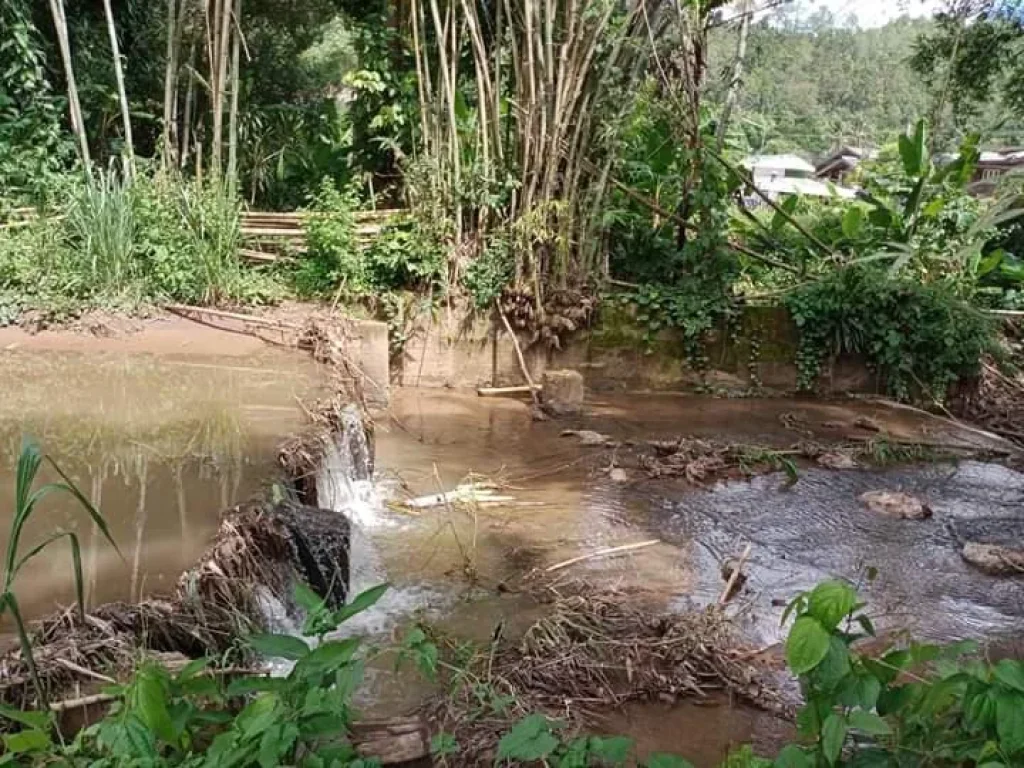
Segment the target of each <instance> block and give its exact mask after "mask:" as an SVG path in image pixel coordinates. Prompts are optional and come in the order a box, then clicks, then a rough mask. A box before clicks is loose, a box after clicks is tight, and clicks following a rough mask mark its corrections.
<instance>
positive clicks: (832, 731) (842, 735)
mask: <svg viewBox="0 0 1024 768" xmlns="http://www.w3.org/2000/svg"><path fill="white" fill-rule="evenodd" d="M845 741H846V718H844V717H843V716H842V715H837V714H832V715H829V716H828V717H827V718H826V719H825V724H824V725H823V726H822V727H821V751H822V752H823V753H824V755H825V759H826V760H828V762H829V764H831V765H835V763H836V760H838V759H839V755H840V754H842V751H843V743H844V742H845Z"/></svg>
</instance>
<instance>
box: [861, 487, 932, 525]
mask: <svg viewBox="0 0 1024 768" xmlns="http://www.w3.org/2000/svg"><path fill="white" fill-rule="evenodd" d="M860 500H861V501H862V502H863V503H864V504H865V505H867V508H868V509H870V510H871V511H872V512H877V513H878V514H880V515H885V516H887V517H899V518H902V519H904V520H924V519H925V518H928V517H931V516H932V510H931V507H929V506H928V505H927V504H925V503H924V502H923V501H921V499H919V498H917V497H916V496H911V495H910V494H909V493H902V492H900V491H868V492H867V493H862V494H861V496H860Z"/></svg>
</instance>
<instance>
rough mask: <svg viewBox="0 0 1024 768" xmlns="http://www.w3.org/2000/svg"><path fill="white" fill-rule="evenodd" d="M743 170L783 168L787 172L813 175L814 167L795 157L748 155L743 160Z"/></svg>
mask: <svg viewBox="0 0 1024 768" xmlns="http://www.w3.org/2000/svg"><path fill="white" fill-rule="evenodd" d="M742 165H743V167H744V168H750V169H756V168H783V169H785V170H787V171H803V172H804V173H814V166H813V165H811V164H810V163H808V162H807V161H806V160H804V159H803V158H802V157H798V156H797V155H748V156H747V157H745V158H744V159H743V162H742Z"/></svg>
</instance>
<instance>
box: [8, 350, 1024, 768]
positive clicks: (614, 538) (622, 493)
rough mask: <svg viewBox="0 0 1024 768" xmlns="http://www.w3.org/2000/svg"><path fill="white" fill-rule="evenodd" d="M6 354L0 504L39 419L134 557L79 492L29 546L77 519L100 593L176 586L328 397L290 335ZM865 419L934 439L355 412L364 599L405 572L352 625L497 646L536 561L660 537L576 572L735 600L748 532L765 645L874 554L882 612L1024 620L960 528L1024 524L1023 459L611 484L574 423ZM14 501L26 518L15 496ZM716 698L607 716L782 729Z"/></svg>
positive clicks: (1023, 597)
mask: <svg viewBox="0 0 1024 768" xmlns="http://www.w3.org/2000/svg"><path fill="white" fill-rule="evenodd" d="M5 354H6V355H7V357H6V361H7V366H6V367H5V368H3V369H2V370H0V387H2V388H3V390H4V392H5V399H4V402H3V404H2V406H0V449H2V455H0V462H2V463H0V498H2V499H11V498H12V497H13V467H14V462H15V460H16V455H17V448H18V445H19V442H20V440H21V437H22V435H23V434H25V433H30V434H32V435H34V436H35V437H37V438H38V439H39V440H40V442H41V443H42V444H43V447H44V449H45V450H46V451H47V452H48V453H50V454H52V455H54V456H55V458H57V460H58V461H60V462H61V464H62V465H63V466H64V467H65V468H66V469H67V470H68V471H69V472H70V474H71V475H72V477H73V478H74V479H75V481H76V482H77V483H78V484H79V485H80V486H81V487H82V488H83V490H84V491H85V492H86V493H89V494H90V495H91V496H92V497H93V498H94V499H95V500H96V501H97V502H98V503H99V505H100V506H101V508H102V509H103V512H104V514H105V515H106V517H107V519H108V520H109V521H110V524H111V528H112V530H113V533H114V536H115V538H116V540H117V542H118V544H119V546H120V548H121V550H122V552H124V554H125V559H126V560H127V563H125V562H122V561H121V560H120V559H119V558H118V557H117V555H116V554H115V553H114V552H113V550H112V549H111V548H109V547H108V546H107V545H105V544H104V543H102V542H101V541H100V540H99V538H98V536H97V533H96V531H95V530H92V529H91V526H90V525H88V524H87V523H86V522H84V518H83V517H82V515H80V514H78V513H77V512H76V510H75V509H74V505H73V504H70V503H68V501H67V500H63V501H61V500H57V499H53V500H52V504H51V503H50V501H51V500H48V501H47V506H46V512H45V514H43V515H42V516H40V517H39V518H38V519H37V520H36V521H35V524H34V526H33V527H32V530H30V531H29V532H28V533H27V539H26V540H27V541H28V540H33V541H34V540H35V539H38V538H39V537H41V536H42V535H43V534H45V533H46V532H48V531H51V530H52V529H53V528H54V527H56V526H68V527H70V528H72V529H73V530H77V531H78V532H79V535H80V536H81V537H82V540H83V546H84V557H85V560H86V570H87V573H88V588H89V595H90V600H91V601H92V602H97V601H105V600H113V599H132V598H137V597H139V596H140V595H145V594H150V593H153V592H159V591H163V590H169V589H170V588H172V587H173V584H174V582H175V580H176V579H177V576H178V574H179V573H180V571H181V570H182V569H183V568H184V567H186V566H187V565H189V564H191V563H192V562H193V561H194V560H195V558H196V557H197V556H198V555H199V554H200V553H201V551H202V550H203V548H204V547H205V546H206V544H207V542H208V540H209V538H210V537H211V536H212V534H213V532H214V530H215V529H216V526H217V520H218V515H219V513H220V511H221V510H222V509H224V508H225V507H228V506H230V505H231V504H234V503H237V502H238V501H242V500H244V499H246V498H249V497H251V496H252V495H254V494H256V493H258V492H259V491H260V489H261V486H262V485H263V484H264V483H265V482H266V480H267V479H268V478H269V477H271V476H272V474H273V467H274V456H275V451H276V447H277V445H278V443H279V441H280V439H281V437H282V436H283V435H286V434H289V433H291V432H294V431H295V430H296V429H297V428H298V427H299V426H300V425H301V423H302V413H301V410H300V409H299V408H298V406H297V405H296V398H305V397H309V396H310V395H312V394H314V393H315V392H316V391H317V390H318V388H319V387H320V386H321V382H322V379H321V378H320V376H319V373H318V371H317V370H316V368H315V366H312V365H311V364H308V361H305V360H304V358H302V356H300V355H292V354H289V353H285V352H283V351H279V350H266V351H264V352H263V353H261V356H260V357H258V358H254V359H250V358H245V359H242V360H240V359H237V358H233V359H227V358H219V357H216V356H214V357H203V358H197V357H195V356H190V357H184V358H166V357H153V356H147V355H139V354H91V355H89V356H84V355H76V354H70V353H68V354H65V353H60V354H58V353H55V352H48V353H46V354H38V353H29V352H18V351H8V352H6V353H5ZM69 383H72V384H73V385H74V386H73V387H71V388H70V389H69ZM54 392H60V393H61V396H60V397H54V395H53V393H54ZM863 417H870V418H873V419H876V420H879V421H881V422H883V426H884V428H885V429H886V431H888V432H889V433H890V434H893V435H895V436H899V437H912V436H913V435H914V434H916V433H920V432H923V428H922V424H920V423H918V422H916V421H915V418H914V417H912V416H910V415H907V414H905V413H899V412H895V413H894V412H886V411H884V410H881V409H880V408H878V407H874V406H869V405H863V404H836V403H809V402H795V401H786V400H744V401H735V400H711V399H701V398H683V397H670V396H638V395H632V396H608V397H603V398H600V399H596V400H595V402H594V403H593V405H592V407H591V408H590V410H589V411H588V414H587V416H586V417H584V418H579V419H574V420H569V421H560V422H547V423H537V422H534V421H532V419H531V418H530V413H529V408H528V406H527V404H525V403H523V402H518V401H515V400H509V399H500V398H496V399H485V398H478V397H477V396H476V395H475V394H462V393H456V392H445V391H438V390H434V391H417V390H397V391H396V392H395V396H394V402H393V403H392V406H391V408H390V410H389V412H388V413H387V414H381V415H379V416H378V418H377V428H376V440H375V447H374V450H371V446H370V445H369V444H368V443H367V441H366V439H365V435H364V434H363V432H362V430H361V428H360V422H359V415H358V414H357V413H356V412H355V411H354V410H352V411H348V412H347V413H346V414H345V428H344V429H343V430H342V432H341V433H340V434H339V435H338V436H337V440H336V441H334V442H333V443H332V444H331V445H329V446H328V451H327V456H326V459H325V461H324V463H323V466H322V468H321V471H320V473H319V476H318V477H317V491H318V497H319V503H320V505H321V506H323V507H326V508H328V509H331V510H333V511H334V512H335V513H336V514H338V515H339V516H340V515H344V516H345V517H346V518H347V519H348V521H349V523H350V524H351V590H352V592H359V591H362V590H363V589H366V588H368V587H370V586H374V585H376V584H379V583H382V582H385V581H386V582H388V583H390V584H391V586H392V588H391V590H390V591H389V592H388V593H387V595H386V597H385V598H384V600H382V601H381V602H380V603H379V604H378V605H377V606H375V607H374V609H372V610H371V611H369V612H367V613H366V614H364V615H362V616H360V617H358V619H357V620H355V621H353V622H351V623H350V624H347V625H346V626H345V627H344V628H343V630H342V631H343V632H345V633H372V634H379V633H387V632H391V631H393V630H394V629H396V628H397V627H399V626H401V625H402V624H403V623H405V622H407V621H409V620H411V619H413V618H416V617H419V616H426V617H428V618H430V619H431V620H432V621H435V622H437V623H439V624H440V625H441V626H442V627H444V628H446V629H448V630H450V631H451V632H452V633H454V634H456V635H458V636H460V637H462V638H465V639H470V640H477V641H487V640H488V639H489V638H490V637H491V635H492V633H493V632H494V631H495V628H496V627H497V626H499V625H501V626H504V627H505V636H506V637H509V638H514V637H516V634H517V633H518V632H521V631H522V630H523V629H525V627H526V626H528V625H529V624H530V623H531V622H532V621H533V620H535V618H536V617H537V616H538V610H539V609H538V608H537V606H536V605H534V604H532V603H531V602H530V601H528V600H526V599H524V597H523V595H522V594H519V593H517V589H516V585H517V584H518V583H520V580H521V579H522V577H523V576H524V575H525V574H528V573H530V572H532V571H534V570H537V569H544V568H546V567H550V566H551V565H554V564H559V563H564V562H566V561H568V560H571V559H573V558H578V557H580V556H582V555H587V554H589V553H593V552H595V551H596V550H599V549H601V548H603V547H616V546H621V545H624V544H630V543H637V542H645V541H651V540H657V543H656V544H653V545H651V546H648V547H645V548H644V549H642V550H638V551H636V552H635V553H632V554H629V555H627V556H622V557H605V558H591V559H584V560H582V561H581V562H578V563H576V564H574V565H571V566H567V567H566V568H565V569H564V570H562V571H560V573H562V574H564V575H565V576H566V577H567V578H583V579H586V580H587V581H589V582H591V583H594V584H608V585H611V586H639V587H643V588H644V589H646V590H648V591H650V592H652V593H654V594H656V595H659V596H660V597H661V598H662V600H663V603H664V606H665V607H666V609H673V608H676V609H679V608H684V607H686V606H690V605H694V604H703V603H706V602H708V601H712V600H714V599H716V597H717V595H718V593H719V592H720V591H721V588H722V580H721V576H720V574H719V564H720V561H721V560H722V559H723V558H725V557H728V556H730V555H736V554H738V553H739V552H740V551H741V550H742V549H743V547H744V546H745V545H746V544H750V545H751V547H752V555H751V558H750V563H749V568H748V574H749V581H748V583H747V586H746V588H745V590H744V592H743V593H742V598H743V601H744V602H745V603H747V604H748V605H749V609H748V610H747V611H745V612H744V621H745V622H746V623H745V625H744V627H745V631H746V632H747V633H748V635H749V637H750V639H751V642H753V643H755V644H766V645H767V644H769V643H772V642H775V641H777V640H778V639H779V638H780V632H779V629H778V621H779V614H780V612H781V607H780V604H781V603H784V602H785V601H787V600H788V599H789V598H791V597H792V596H793V595H794V594H795V593H796V592H797V591H799V590H801V589H804V588H807V587H808V586H810V585H812V584H813V583H815V582H816V581H817V580H819V579H821V578H824V577H826V576H829V575H835V576H843V577H847V578H857V576H858V573H860V572H862V571H863V569H864V568H865V567H867V566H874V567H875V568H877V569H878V573H879V576H878V578H877V580H876V581H875V582H874V583H873V584H871V585H866V586H865V590H866V594H867V596H868V599H869V601H870V606H871V609H872V610H873V611H875V612H876V614H881V616H882V623H883V624H884V625H887V626H893V627H895V626H901V627H902V626H908V627H910V628H912V629H913V630H914V631H915V632H916V633H918V634H919V635H921V636H924V637H928V638H933V639H939V640H952V639H955V638H961V637H968V636H970V637H982V638H995V639H997V640H998V639H1005V638H1012V637H1013V636H1015V635H1016V636H1019V635H1020V632H1021V629H1022V628H1024V580H1022V579H1013V578H1003V579H999V578H994V577H991V576H987V575H985V574H982V573H980V572H977V571H975V570H973V569H972V568H971V567H969V566H968V565H966V564H965V563H964V562H963V561H962V560H961V559H960V557H959V554H958V549H957V545H956V541H955V538H954V536H952V535H951V533H950V531H951V530H955V531H959V532H960V534H961V535H967V534H970V535H971V536H972V537H981V538H988V539H996V540H1019V539H1020V538H1022V536H1024V514H1022V510H1021V502H1022V500H1024V476H1022V475H1021V474H1019V473H1017V472H1014V471H1012V470H1010V469H1006V468H1004V467H1001V466H997V465H994V464H984V463H978V462H962V463H960V464H959V465H955V464H926V465H920V466H909V467H900V468H896V469H888V470H856V471H845V472H836V471H828V470H824V469H805V470H803V471H802V472H801V474H800V478H799V480H798V481H797V482H796V483H795V484H793V485H787V484H786V482H785V478H784V477H782V476H780V475H767V476H763V477H759V478H755V479H753V480H750V481H734V482H728V483H722V484H719V485H716V486H714V487H712V488H709V489H695V488H692V487H689V486H686V485H685V484H682V483H680V482H676V481H653V480H650V479H647V478H646V477H644V476H641V475H639V474H638V473H636V472H633V473H632V474H630V475H629V476H628V477H627V478H626V482H613V481H612V479H611V478H610V476H609V472H608V469H609V467H610V466H612V463H613V462H614V461H615V452H614V451H611V450H605V449H599V448H591V447H587V446H585V445H582V444H581V443H580V441H578V440H576V439H574V438H571V437H561V436H560V433H561V431H562V430H563V429H565V428H566V427H571V428H576V429H580V428H582V429H591V430H596V431H598V432H601V433H604V434H606V435H608V436H609V437H610V438H612V439H613V440H616V441H630V440H645V439H665V438H672V437H678V436H680V435H691V436H698V437H717V438H721V439H731V440H737V441H747V442H757V443H763V444H768V445H775V446H779V447H786V446H789V445H791V444H792V443H794V442H795V441H796V440H798V439H802V434H798V433H797V432H795V431H794V430H793V429H791V428H790V427H789V426H787V425H792V424H800V425H808V424H809V425H811V426H812V427H814V426H815V425H819V426H821V429H824V430H826V431H827V430H828V429H830V428H831V427H828V426H827V425H829V424H833V423H835V422H836V421H837V420H838V421H843V420H845V421H847V422H851V421H853V420H855V419H857V418H863ZM801 429H802V428H801ZM374 454H375V455H374ZM471 473H473V478H471V479H474V480H476V481H477V482H480V481H485V480H486V481H491V482H494V483H495V484H496V485H497V487H498V489H499V490H498V493H499V494H500V495H502V496H507V497H510V498H508V499H507V500H505V501H503V502H501V503H497V504H483V505H480V506H478V507H476V508H466V507H463V506H459V505H456V506H454V507H452V508H450V509H449V508H447V507H445V506H444V505H440V506H434V507H429V508H423V509H419V510H415V512H410V511H408V510H405V511H403V510H401V509H399V508H397V507H394V505H393V504H391V503H390V502H394V501H396V500H401V499H404V498H409V497H414V496H425V495H429V494H436V493H438V492H439V491H441V490H451V489H453V488H455V487H456V486H457V485H458V484H459V483H461V482H463V481H465V480H466V479H467V476H469V475H470V474H471ZM46 479H50V478H49V476H47V478H46ZM883 488H884V489H889V490H904V491H908V492H911V493H914V494H916V495H919V496H921V497H923V498H925V499H926V500H927V501H928V503H929V504H930V506H931V507H932V509H933V510H934V513H935V514H934V517H933V518H932V519H930V520H925V521H919V522H915V521H904V520H892V519H885V518H879V517H876V516H873V515H872V514H871V513H869V512H868V511H867V510H866V509H864V508H863V506H862V505H861V503H860V502H859V501H858V497H859V495H860V494H861V493H863V492H865V491H868V490H876V489H883ZM0 509H3V510H4V512H5V513H7V514H9V510H10V506H9V504H6V503H5V504H3V506H2V507H0ZM0 524H3V527H4V529H6V522H5V521H0ZM340 524H342V523H341V521H340V519H339V525H340ZM2 535H5V534H2ZM5 544H6V541H0V545H5ZM61 556H62V555H59V554H55V555H54V556H53V557H52V558H47V559H45V560H43V559H40V560H39V561H38V562H37V563H36V567H35V568H34V569H32V570H29V571H26V573H25V574H24V578H23V582H20V583H19V594H23V595H24V596H23V605H25V606H26V612H27V613H28V614H30V615H32V616H38V615H41V614H43V613H47V612H49V611H51V610H53V608H54V606H55V604H57V603H60V602H64V603H66V602H68V601H69V600H70V599H71V596H72V585H71V579H70V568H67V569H65V568H63V567H62V566H60V565H56V566H55V565H54V563H59V562H60V560H59V558H60V557H61ZM68 564H69V565H70V558H69V559H68ZM0 631H2V629H0ZM370 683H371V686H370V694H369V699H368V702H367V705H368V708H369V710H370V711H379V712H395V711H399V710H401V709H404V708H405V707H407V706H408V705H409V704H410V703H413V702H414V701H415V698H416V697H417V696H419V695H421V694H422V688H420V687H417V686H416V685H410V684H409V682H408V680H405V679H401V678H395V677H394V676H393V675H392V674H391V673H390V671H389V670H383V669H381V670H375V671H374V674H373V675H371V678H370ZM652 708H653V709H652ZM702 709H703V708H696V707H680V708H676V709H674V710H672V711H671V712H668V711H666V710H665V709H664V707H661V705H649V706H638V707H635V708H630V710H629V711H627V712H624V713H622V714H621V717H615V718H612V719H611V720H610V721H609V723H608V728H609V730H612V731H617V730H627V731H628V732H630V733H632V734H634V735H636V736H638V738H640V739H641V742H642V743H643V744H646V746H647V747H649V748H652V749H653V748H657V749H669V748H671V749H676V750H677V751H680V752H685V753H687V754H689V755H691V756H693V757H694V758H695V761H696V763H697V764H698V765H712V764H715V763H717V761H718V759H719V758H720V757H721V755H722V753H723V752H724V751H725V750H726V749H727V748H728V746H729V745H730V744H731V743H737V742H742V741H745V740H748V739H754V740H755V741H759V742H762V741H763V742H772V741H773V740H777V739H778V738H779V734H780V732H781V733H784V731H785V729H784V728H783V729H782V730H781V731H780V729H779V726H778V723H776V722H775V721H773V720H772V719H771V718H765V716H763V715H760V714H757V713H752V712H749V711H746V710H733V709H731V708H729V707H727V706H723V707H719V708H716V709H714V710H703V711H702ZM663 722H664V723H668V722H672V723H675V724H674V725H673V726H672V727H671V728H670V729H669V731H670V734H669V735H670V736H672V737H673V738H675V740H676V742H675V743H664V729H660V730H659V729H652V728H651V727H650V725H651V724H652V723H663ZM681 733H682V734H687V733H690V734H691V735H690V736H683V737H680V736H679V734H681ZM659 734H661V735H659ZM680 739H682V740H683V741H685V743H678V742H679V741H680Z"/></svg>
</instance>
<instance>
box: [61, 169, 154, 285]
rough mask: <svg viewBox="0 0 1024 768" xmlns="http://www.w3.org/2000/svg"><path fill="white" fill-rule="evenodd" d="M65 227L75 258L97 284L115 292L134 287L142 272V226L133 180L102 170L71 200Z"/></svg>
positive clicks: (94, 283)
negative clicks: (139, 266)
mask: <svg viewBox="0 0 1024 768" xmlns="http://www.w3.org/2000/svg"><path fill="white" fill-rule="evenodd" d="M65 227H66V231H67V236H68V240H69V243H70V246H71V248H72V249H73V250H72V254H71V256H72V259H73V260H76V261H79V263H80V264H81V265H82V266H83V267H84V269H85V272H86V276H87V277H88V278H89V279H90V280H91V281H92V283H93V285H94V286H96V287H102V288H103V289H105V290H107V291H110V292H113V293H123V292H125V291H126V290H127V289H128V288H130V287H132V285H133V284H134V282H135V280H136V278H137V277H138V274H139V269H138V260H137V249H138V239H139V228H138V224H137V221H136V216H135V194H134V190H133V188H132V186H131V182H129V181H127V180H126V179H123V178H121V177H120V176H118V174H116V173H114V172H113V171H99V172H98V173H97V174H96V175H95V176H94V177H93V178H92V179H90V181H89V182H88V183H86V184H85V185H84V186H83V187H82V188H81V190H80V192H79V194H78V196H77V197H76V198H75V199H74V200H73V202H72V203H71V206H70V208H69V209H68V212H67V219H66V222H65ZM76 250H77V253H76V252H75V251H76Z"/></svg>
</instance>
